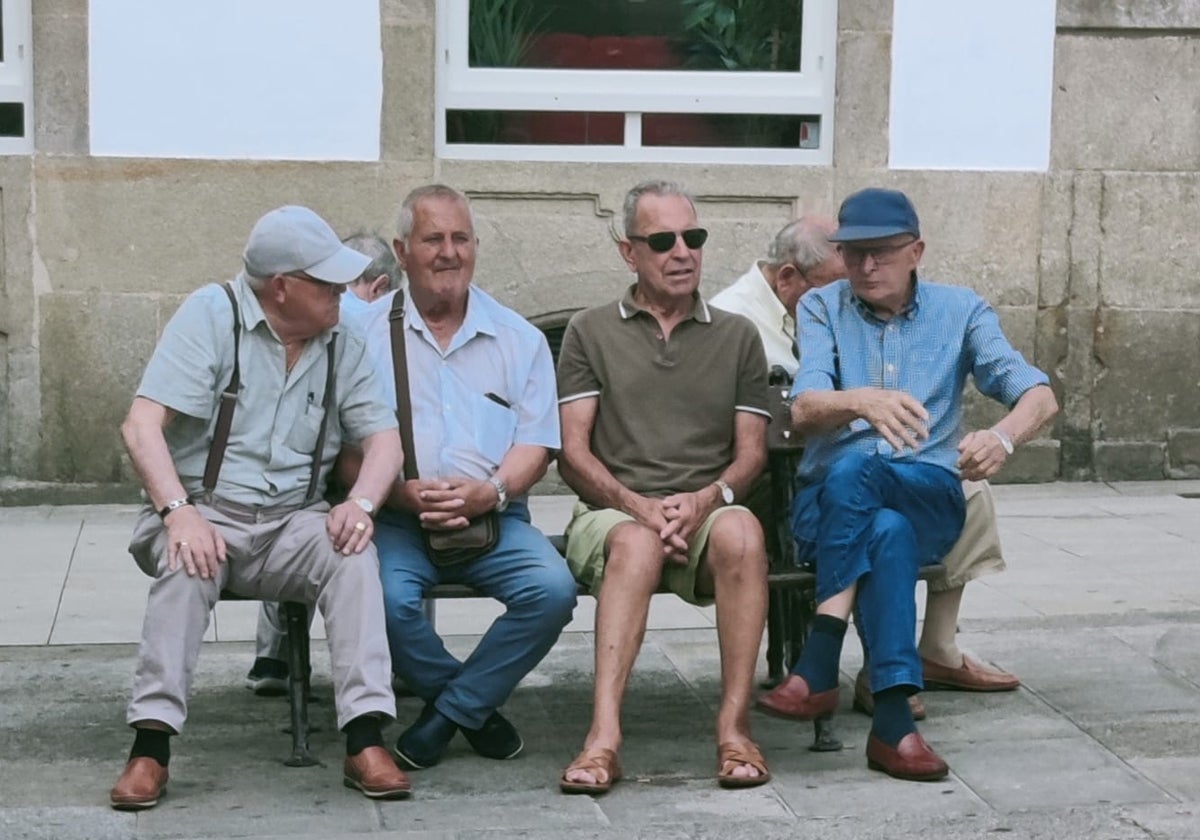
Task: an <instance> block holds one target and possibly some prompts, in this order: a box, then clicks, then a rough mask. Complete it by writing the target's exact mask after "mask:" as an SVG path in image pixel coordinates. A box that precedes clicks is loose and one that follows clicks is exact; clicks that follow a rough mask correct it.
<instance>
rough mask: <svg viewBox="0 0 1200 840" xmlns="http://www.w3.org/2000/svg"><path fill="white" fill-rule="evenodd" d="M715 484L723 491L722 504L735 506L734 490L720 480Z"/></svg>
mask: <svg viewBox="0 0 1200 840" xmlns="http://www.w3.org/2000/svg"><path fill="white" fill-rule="evenodd" d="M713 484H715V485H717V487H719V488H720V489H721V503H722V504H726V505H731V504H733V488H732V487H730V486H729V485H728V484H726V483H725V482H724V481H722V480H721V479H719V478H718V479H717V480H716V481H714V482H713Z"/></svg>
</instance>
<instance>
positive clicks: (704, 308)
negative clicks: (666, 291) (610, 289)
mask: <svg viewBox="0 0 1200 840" xmlns="http://www.w3.org/2000/svg"><path fill="white" fill-rule="evenodd" d="M636 290H637V283H634V284H632V285H631V286H630V287H629V288H628V289H626V290H625V294H624V296H622V298H621V299H620V300H619V301H617V311H618V312H620V313H621V320H623V321H628V320H629V319H630V318H632V317H633V316H634V315H637V314H638V313H639V312H646V309H645V307H643V306H641V305H639V304H638V302H637V301H636V299H635V298H634V295H633V293H634V292H635V291H636ZM647 314H649V313H648V312H647ZM688 318H690V319H693V320H695V321H698V322H700V323H701V324H709V323H712V313H711V312H709V311H708V304H707V303H705V302H704V299H703V298H702V297H700V293H699V292H692V311H691V312H689V313H688ZM685 320H687V319H685Z"/></svg>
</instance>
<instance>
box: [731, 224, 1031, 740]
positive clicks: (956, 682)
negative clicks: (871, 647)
mask: <svg viewBox="0 0 1200 840" xmlns="http://www.w3.org/2000/svg"><path fill="white" fill-rule="evenodd" d="M836 229H837V222H835V221H834V220H833V219H831V218H829V217H827V216H811V215H810V216H802V217H800V218H799V219H796V220H794V221H792V222H789V223H788V224H787V225H785V226H784V227H783V229H782V230H780V231H779V233H777V234H776V235H775V238H774V239H773V240H772V241H771V244H770V246H769V247H768V249H767V259H765V260H759V261H757V262H756V263H755V264H754V265H752V266H751V267H750V270H749V271H747V272H746V273H745V274H743V275H742V276H741V277H739V278H738V279H737V280H736V281H734V282H733V283H732V284H731V285H729V286H727V287H726V288H725V289H723V290H722V291H721V292H719V293H717V295H716V296H714V297H713V298H712V300H711V301H710V303H711V304H712V305H713V306H716V307H720V308H721V309H725V310H728V311H729V312H736V313H738V314H739V315H744V316H745V317H747V318H749V319H750V320H751V321H752V322H753V323H754V325H755V326H756V327H758V334H759V336H761V338H762V340H763V348H764V349H765V350H766V353H767V364H768V365H771V366H772V368H774V367H779V368H781V369H782V370H783V371H785V372H786V374H787V378H788V382H789V383H790V382H791V381H792V380H793V379H794V378H795V376H796V371H797V370H798V369H799V367H800V354H801V350H802V348H800V346H799V344H798V342H797V341H796V321H795V315H796V304H797V302H798V301H799V300H800V298H801V296H802V295H803V294H804V293H805V292H807V291H808V290H809V289H820V288H823V287H824V286H827V285H829V284H830V283H832V282H833V281H835V280H838V279H840V278H842V277H845V276H846V266H845V264H844V263H843V262H842V256H841V254H840V253H839V252H838V250H837V248H836V247H835V246H834V244H833V243H831V242H830V241H829V236H830V235H831V234H832V233H833V232H834V231H835V230H836ZM762 483H764V482H760V484H762ZM756 489H759V490H760V492H757V493H755V494H754V496H752V497H751V499H749V500H747V506H748V507H749V508H750V509H751V510H753V511H755V513H756V514H758V515H759V518H760V520H762V521H763V528H764V531H765V533H767V535H768V543H770V536H771V535H772V534H773V533H774V530H775V529H774V528H773V527H772V525H771V523H770V522H768V521H766V519H765V515H766V514H767V512H768V511H769V504H770V503H769V499H768V498H767V496H768V493H767V492H766V488H765V487H764V488H756ZM963 493H964V495H965V496H966V501H967V517H966V524H965V525H964V526H963V533H962V536H961V537H960V538H959V539H958V541H957V542H956V543H955V544H954V547H953V548H952V549H951V550H950V553H949V554H947V555H946V556H945V557H944V558H942V565H943V566H944V567H945V569H946V573H945V575H944V576H939V577H937V578H935V579H933V580H930V581H929V582H928V589H927V592H928V597H927V599H926V604H925V621H924V623H923V624H922V627H921V640H920V642H919V643H918V645H917V650H918V652H919V653H920V655H921V665H922V669H923V672H924V679H925V684H926V686H927V687H930V688H933V687H937V688H951V689H959V690H962V691H1010V690H1012V689H1015V688H1017V687H1018V686H1019V685H1020V684H1021V683H1020V680H1018V679H1017V678H1016V677H1015V676H1013V675H1012V674H1009V673H1006V672H1004V671H1001V670H999V669H993V668H988V667H987V666H984V665H983V664H981V663H980V662H978V661H977V660H975V659H973V658H971V657H969V656H967V655H966V654H964V653H962V651H960V650H959V649H958V646H957V644H956V641H955V639H956V637H957V635H958V612H959V607H960V606H961V604H962V595H963V587H964V586H966V584H967V582H968V581H971V580H974V579H975V578H977V577H980V576H982V575H985V574H990V573H993V572H999V571H1002V570H1003V569H1004V568H1005V565H1004V558H1003V556H1002V555H1001V552H1000V534H999V531H998V530H997V528H996V506H995V502H994V500H993V499H992V491H991V488H990V486H989V485H988V483H987V482H986V481H969V480H965V481H963ZM867 670H868V669H867V667H866V664H865V663H864V665H863V667H862V668H861V669H859V672H858V676H857V678H856V679H855V681H854V708H856V709H858V710H859V711H862V712H864V713H866V714H868V715H870V714H872V712H873V711H874V708H875V703H874V700H873V698H872V696H871V689H870V685H869V681H868V679H867ZM909 703H910V706H911V707H912V710H913V717H914V718H916V719H917V720H921V719H923V718H924V717H925V707H924V704H923V703H921V698H920V695H919V694H914V695H913V696H912V697H911V698H909Z"/></svg>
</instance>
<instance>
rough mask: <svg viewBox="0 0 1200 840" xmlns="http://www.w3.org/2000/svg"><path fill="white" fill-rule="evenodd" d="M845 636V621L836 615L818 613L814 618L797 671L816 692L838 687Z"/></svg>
mask: <svg viewBox="0 0 1200 840" xmlns="http://www.w3.org/2000/svg"><path fill="white" fill-rule="evenodd" d="M845 635H846V622H844V621H842V620H841V619H840V618H838V617H837V616H833V615H817V616H816V617H815V618H814V619H813V623H812V632H811V633H809V634H808V641H806V642H805V643H804V651H803V652H802V653H801V654H800V661H799V662H797V663H796V667H795V669H794V670H793V671H792V673H794V674H799V675H800V676H802V677H804V681H805V682H806V683H808V687H809V689H810V690H811V691H813V692H818V691H828V690H829V689H831V688H837V684H838V664H839V663H840V662H841V659H842V639H843V638H844V637H845Z"/></svg>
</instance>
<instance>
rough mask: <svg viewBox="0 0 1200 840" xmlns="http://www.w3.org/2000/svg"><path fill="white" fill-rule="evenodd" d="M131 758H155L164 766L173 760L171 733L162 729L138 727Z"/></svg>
mask: <svg viewBox="0 0 1200 840" xmlns="http://www.w3.org/2000/svg"><path fill="white" fill-rule="evenodd" d="M135 731H136V732H137V734H136V735H135V736H133V749H131V750H130V751H129V758H130V759H134V758H142V757H146V758H153V759H154V760H155V761H157V762H158V763H159V764H161V765H162V766H163V767H166V766H167V764H169V763H170V761H171V733H170V732H163V731H162V730H161V729H137V730H135Z"/></svg>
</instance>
